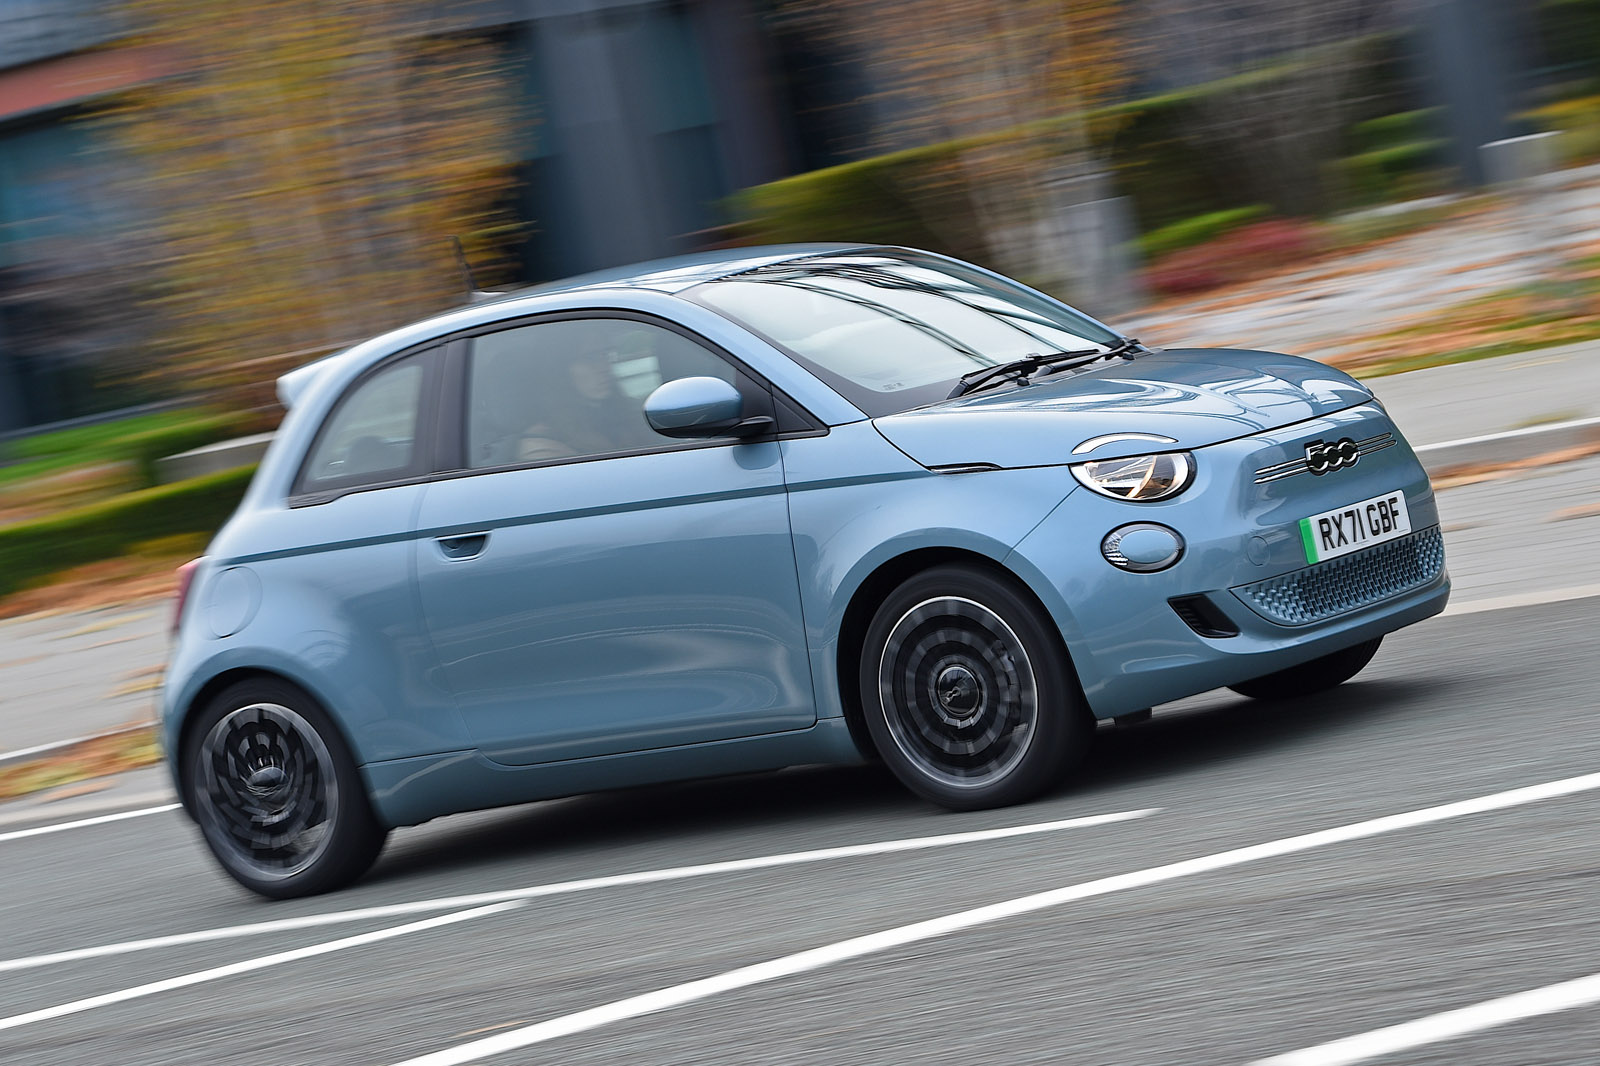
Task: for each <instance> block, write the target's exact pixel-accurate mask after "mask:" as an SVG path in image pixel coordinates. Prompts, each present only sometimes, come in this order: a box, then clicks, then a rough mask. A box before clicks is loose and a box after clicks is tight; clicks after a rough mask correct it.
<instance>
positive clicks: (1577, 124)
mask: <svg viewBox="0 0 1600 1066" xmlns="http://www.w3.org/2000/svg"><path fill="white" fill-rule="evenodd" d="M1522 117H1524V118H1527V119H1530V120H1531V121H1532V122H1533V123H1534V124H1535V125H1537V126H1538V127H1539V129H1541V130H1546V131H1553V132H1556V133H1559V134H1560V135H1561V136H1560V138H1559V139H1558V140H1557V141H1556V153H1557V156H1558V159H1559V162H1562V163H1581V162H1588V161H1590V160H1592V159H1595V158H1597V157H1600V96H1580V97H1577V98H1576V99H1572V100H1562V101H1560V102H1558V103H1554V104H1546V105H1545V106H1543V107H1540V108H1535V109H1534V110H1532V111H1529V112H1527V113H1526V114H1525V115H1524V116H1522Z"/></svg>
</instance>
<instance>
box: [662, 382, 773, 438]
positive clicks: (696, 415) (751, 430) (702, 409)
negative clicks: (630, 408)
mask: <svg viewBox="0 0 1600 1066" xmlns="http://www.w3.org/2000/svg"><path fill="white" fill-rule="evenodd" d="M644 417H645V421H647V422H649V423H650V428H651V429H653V430H655V431H656V432H657V433H660V434H663V435H665V436H668V437H687V438H697V437H698V438H703V437H754V436H758V435H759V434H762V433H767V432H770V431H771V430H772V427H773V425H774V423H773V420H772V419H770V418H768V417H766V416H765V415H760V416H757V417H754V418H745V417H744V397H743V396H741V395H739V390H738V389H736V388H734V387H733V386H732V385H730V384H728V383H727V382H726V381H723V380H722V379H721V378H710V377H703V378H678V379H677V380H676V381H669V382H667V383H666V384H664V385H662V386H661V387H660V388H658V389H656V391H654V392H652V393H651V394H650V395H649V396H648V397H646V398H645V401H644Z"/></svg>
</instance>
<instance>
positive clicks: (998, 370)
mask: <svg viewBox="0 0 1600 1066" xmlns="http://www.w3.org/2000/svg"><path fill="white" fill-rule="evenodd" d="M1144 350H1145V349H1144V345H1142V344H1140V343H1139V341H1138V340H1137V339H1136V338H1133V337H1125V338H1123V340H1122V341H1121V343H1119V344H1118V345H1117V346H1116V347H1114V348H1108V349H1106V350H1105V351H1101V350H1100V349H1098V348H1084V349H1081V350H1078V351H1071V352H1045V353H1044V354H1043V355H1040V354H1038V353H1030V354H1028V355H1025V356H1023V357H1022V358H1021V359H1013V360H1011V361H1010V362H1009V363H1000V364H999V365H997V366H986V367H984V368H983V369H982V370H974V371H973V372H972V373H970V374H962V375H961V377H960V379H959V380H958V381H957V382H956V387H955V388H953V389H951V390H950V395H949V396H947V397H946V399H951V400H953V399H955V398H956V397H957V396H965V395H966V394H967V393H969V392H977V391H978V390H979V389H981V388H983V387H985V386H987V385H990V384H999V383H1000V382H1003V381H1015V382H1016V383H1017V384H1018V385H1026V384H1028V379H1029V378H1030V377H1031V376H1033V375H1034V374H1035V373H1037V372H1038V371H1040V370H1045V369H1046V368H1048V373H1052V374H1054V373H1057V372H1058V371H1062V370H1070V369H1072V368H1073V367H1075V366H1085V365H1087V364H1089V363H1094V362H1098V361H1099V360H1101V359H1116V358H1119V357H1120V358H1122V359H1132V358H1133V357H1134V355H1135V354H1137V353H1139V352H1142V351H1144Z"/></svg>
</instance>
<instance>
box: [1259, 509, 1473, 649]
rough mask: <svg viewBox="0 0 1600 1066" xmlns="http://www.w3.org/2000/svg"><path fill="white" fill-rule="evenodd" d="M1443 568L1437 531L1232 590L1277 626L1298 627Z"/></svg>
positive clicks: (1415, 584) (1422, 581) (1411, 585)
mask: <svg viewBox="0 0 1600 1066" xmlns="http://www.w3.org/2000/svg"><path fill="white" fill-rule="evenodd" d="M1443 569H1444V538H1443V537H1441V536H1440V535H1439V527H1438V526H1434V527H1432V528H1431V529H1424V530H1421V531H1419V532H1416V533H1412V534H1411V535H1410V536H1406V537H1401V538H1400V539H1399V540H1393V541H1390V542H1389V543H1387V544H1380V545H1378V546H1377V547H1375V548H1368V549H1366V550H1365V551H1359V552H1355V553H1353V554H1351V555H1346V556H1342V557H1341V558H1338V559H1329V560H1328V561H1327V562H1325V563H1317V564H1316V565H1314V566H1308V567H1306V568H1305V569H1304V570H1296V571H1295V572H1294V573H1292V574H1284V575H1282V576H1281V577H1273V578H1268V579H1267V580H1265V581H1257V582H1256V583H1255V584H1253V585H1240V586H1239V587H1238V588H1235V589H1234V590H1233V592H1234V594H1235V595H1237V596H1238V597H1239V598H1240V599H1241V600H1243V601H1244V602H1245V604H1246V605H1248V606H1249V607H1250V609H1251V610H1253V611H1255V612H1256V613H1257V614H1259V615H1261V616H1262V617H1263V618H1265V619H1267V620H1268V621H1270V622H1276V623H1277V624H1278V625H1281V626H1304V625H1310V624H1312V623H1313V622H1321V621H1323V620H1325V619H1328V618H1334V617H1337V616H1338V615H1341V614H1344V613H1346V612H1348V611H1354V610H1357V609H1359V608H1362V607H1368V606H1370V605H1372V604H1374V603H1378V602H1381V601H1383V600H1386V599H1388V598H1389V597H1391V596H1397V595H1399V594H1400V593H1402V592H1407V591H1409V590H1411V589H1416V588H1421V587H1422V586H1424V585H1426V584H1428V583H1429V582H1431V581H1433V580H1435V579H1436V578H1438V576H1439V573H1440V571H1442V570H1443Z"/></svg>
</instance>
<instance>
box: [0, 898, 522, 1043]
mask: <svg viewBox="0 0 1600 1066" xmlns="http://www.w3.org/2000/svg"><path fill="white" fill-rule="evenodd" d="M522 906H525V904H523V903H522V902H521V901H512V902H510V903H497V904H495V905H494V906H492V907H478V908H476V909H474V910H469V911H458V912H456V913H455V914H441V915H439V916H437V917H434V918H426V919H424V920H422V921H420V922H411V923H410V924H408V925H397V926H395V927H393V928H392V929H379V930H377V931H376V932H372V933H361V934H360V935H358V936H349V937H345V938H344V939H343V940H331V941H329V942H328V943H326V944H312V945H310V946H308V947H303V948H295V949H294V950H293V951H280V952H278V953H277V954H275V955H263V956H261V957H260V958H255V959H246V960H245V961H244V962H233V963H229V964H228V965H226V966H214V967H212V968H211V969H209V970H199V971H197V972H195V973H186V974H183V975H181V976H178V977H169V978H167V979H166V980H164V981H152V982H150V983H149V984H146V985H136V986H134V987H133V988H123V989H119V990H118V991H116V992H107V993H106V994H105V995H101V996H90V997H89V998H88V999H77V1000H73V1001H72V1002H70V1003H58V1004H57V1005H56V1006H54V1007H45V1008H44V1009H43V1010H35V1011H29V1012H28V1013H26V1014H15V1015H12V1016H11V1017H9V1018H0V1029H15V1028H17V1027H18V1026H23V1025H31V1024H33V1023H34V1022H43V1021H48V1020H50V1019H51V1018H60V1017H64V1016H65V1015H68V1014H80V1013H82V1012H83V1011H86V1010H93V1009H95V1008H96V1007H108V1006H110V1005H111V1004H113V1003H126V1002H127V1001H128V1000H130V999H140V998H142V997H144V996H153V995H155V994H156V993H158V992H169V991H171V990H172V989H174V988H187V987H188V986H190V985H198V984H204V983H205V982H207V981H216V980H220V979H221V978H224V977H233V976H235V975H236V974H241V973H250V972H251V971H253V970H264V969H266V968H267V967H269V966H281V965H282V964H283V963H286V962H297V961H298V960H300V959H309V958H314V957H315V956H317V955H327V954H329V953H330V952H334V951H343V950H345V949H346V948H357V947H361V946H362V945H364V944H375V943H377V942H378V941H380V940H391V939H393V938H394V937H397V936H405V935H407V934H408V933H420V932H422V931H423V930H425V929H434V928H436V927H438V926H441V925H453V924H455V923H456V922H464V921H467V920H469V919H472V918H482V917H484V916H485V915H490V914H497V913H499V912H501V911H508V910H514V909H516V908H518V907H522Z"/></svg>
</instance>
